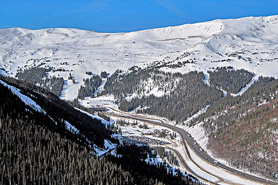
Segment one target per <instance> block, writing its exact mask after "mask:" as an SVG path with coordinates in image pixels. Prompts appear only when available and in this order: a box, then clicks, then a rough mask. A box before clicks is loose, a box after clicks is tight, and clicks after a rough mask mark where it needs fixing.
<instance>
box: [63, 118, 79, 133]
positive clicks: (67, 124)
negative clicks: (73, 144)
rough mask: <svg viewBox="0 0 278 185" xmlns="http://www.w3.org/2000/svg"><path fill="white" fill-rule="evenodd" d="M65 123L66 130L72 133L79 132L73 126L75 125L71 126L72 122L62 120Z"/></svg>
mask: <svg viewBox="0 0 278 185" xmlns="http://www.w3.org/2000/svg"><path fill="white" fill-rule="evenodd" d="M64 122H65V124H66V128H67V130H68V131H71V132H72V133H79V130H78V129H77V128H75V126H73V125H72V124H70V123H69V122H68V121H66V120H64Z"/></svg>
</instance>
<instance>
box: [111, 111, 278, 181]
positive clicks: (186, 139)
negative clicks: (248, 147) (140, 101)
mask: <svg viewBox="0 0 278 185" xmlns="http://www.w3.org/2000/svg"><path fill="white" fill-rule="evenodd" d="M107 108H108V109H109V110H111V111H113V112H114V116H116V117H122V118H126V119H133V120H138V121H143V122H146V123H149V124H152V125H157V126H162V127H165V128H168V129H171V130H173V131H175V132H177V133H178V134H180V136H181V138H182V143H183V146H184V149H185V151H186V155H187V156H188V157H189V159H190V160H191V161H192V162H193V163H194V164H195V165H196V166H198V167H199V168H200V169H202V170H203V171H205V172H206V173H208V174H210V175H212V176H214V177H216V178H218V179H219V181H217V182H211V181H210V180H208V179H205V178H204V177H200V176H199V175H198V174H196V173H194V172H193V171H192V170H191V169H190V168H189V166H188V165H187V164H186V161H185V160H184V158H183V157H182V155H181V154H180V153H179V151H177V150H174V149H172V150H173V152H175V153H176V155H177V156H178V158H179V159H180V161H181V163H182V165H183V166H184V167H185V169H186V170H188V172H189V173H191V174H192V175H194V176H196V177H197V178H199V179H200V180H202V181H204V182H206V183H209V184H218V183H220V182H224V183H227V184H234V183H232V182H231V181H229V180H228V181H227V179H223V177H220V176H219V175H217V174H214V172H209V171H207V170H206V169H204V168H202V167H201V166H200V165H198V164H197V163H196V162H195V161H194V160H193V159H192V157H191V155H190V153H189V151H188V147H190V148H191V149H192V151H194V152H195V153H196V154H197V155H198V156H199V157H200V158H202V159H203V160H204V161H206V162H207V163H209V164H210V165H213V166H217V167H218V168H221V169H224V170H226V171H228V172H229V173H231V174H234V175H236V176H239V177H240V178H242V179H247V180H251V181H253V182H255V183H262V184H269V185H278V183H276V182H273V181H269V180H267V179H263V178H260V177H257V176H254V175H251V174H248V173H244V172H242V171H238V170H236V169H234V168H231V167H229V166H226V165H224V164H222V163H218V162H216V161H215V160H214V159H213V158H212V157H210V156H209V155H208V154H207V153H206V152H205V151H203V150H202V149H201V148H200V146H199V145H197V144H195V143H196V142H195V141H194V139H193V138H192V137H191V136H190V135H189V133H188V132H186V131H185V130H183V129H182V128H179V127H176V126H174V125H170V124H167V123H165V122H164V121H163V120H160V119H155V118H149V117H146V116H143V115H135V114H129V113H126V112H123V111H119V110H117V109H115V108H113V107H107ZM116 113H117V114H116Z"/></svg>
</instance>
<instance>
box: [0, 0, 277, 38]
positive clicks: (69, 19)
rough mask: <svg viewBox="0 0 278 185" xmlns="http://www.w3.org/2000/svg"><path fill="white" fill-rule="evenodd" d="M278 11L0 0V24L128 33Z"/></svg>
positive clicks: (173, 2)
mask: <svg viewBox="0 0 278 185" xmlns="http://www.w3.org/2000/svg"><path fill="white" fill-rule="evenodd" d="M277 14H278V0H264V1H262V0H0V29H4V28H11V27H23V28H28V29H42V28H56V27H63V28H78V29H86V30H93V31H97V32H128V31H135V30H143V29H150V28H160V27H166V26H176V25H181V24H187V23H196V22H204V21H209V20H214V19H227V18H240V17H246V16H269V15H277Z"/></svg>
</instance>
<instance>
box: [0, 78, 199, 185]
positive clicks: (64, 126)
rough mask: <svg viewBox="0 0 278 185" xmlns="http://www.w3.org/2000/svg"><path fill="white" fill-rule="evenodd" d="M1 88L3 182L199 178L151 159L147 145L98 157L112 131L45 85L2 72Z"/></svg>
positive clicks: (0, 166) (0, 163) (172, 181)
mask: <svg viewBox="0 0 278 185" xmlns="http://www.w3.org/2000/svg"><path fill="white" fill-rule="evenodd" d="M0 94H1V96H0V103H1V107H0V128H1V129H0V130H1V131H0V143H1V144H0V158H1V161H0V184H3V185H4V184H198V183H197V182H196V183H193V182H192V178H190V179H191V180H190V179H189V177H185V176H182V175H181V173H180V172H179V171H177V173H176V174H173V173H169V169H167V168H166V166H164V165H159V167H158V165H155V164H153V165H147V163H145V161H144V159H145V157H146V156H147V155H148V156H149V155H152V154H151V151H150V149H149V148H148V147H146V148H139V147H136V146H118V148H117V151H118V153H119V154H121V157H115V156H109V157H108V158H105V157H104V158H98V157H97V156H96V155H95V150H96V148H98V149H99V148H101V147H103V146H104V145H105V143H111V142H114V143H117V142H118V141H117V140H116V139H113V138H111V134H112V132H111V131H109V130H107V129H105V127H104V125H103V124H101V123H100V121H98V120H96V119H92V118H91V117H89V116H87V114H83V113H81V112H80V111H77V110H76V109H74V108H73V107H71V106H69V105H68V104H67V103H65V102H63V101H61V100H59V99H58V97H56V96H55V95H53V94H52V93H50V92H48V91H46V90H44V89H42V88H39V87H36V86H34V85H32V84H29V83H24V82H22V81H17V80H14V79H11V78H5V77H2V76H0ZM123 151H124V152H123Z"/></svg>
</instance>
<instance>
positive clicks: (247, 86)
mask: <svg viewBox="0 0 278 185" xmlns="http://www.w3.org/2000/svg"><path fill="white" fill-rule="evenodd" d="M258 78H259V77H258V76H256V75H255V76H254V77H253V78H252V79H251V81H250V82H249V83H248V84H247V85H246V86H245V87H244V88H242V89H241V90H240V91H239V92H238V93H236V94H232V93H231V96H233V97H236V96H242V95H243V94H244V93H245V92H246V91H247V90H248V89H249V88H250V87H251V85H253V83H254V82H255V81H256V80H258Z"/></svg>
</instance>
